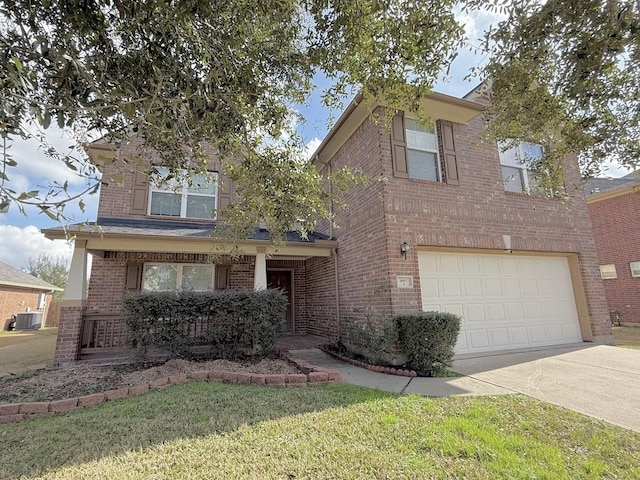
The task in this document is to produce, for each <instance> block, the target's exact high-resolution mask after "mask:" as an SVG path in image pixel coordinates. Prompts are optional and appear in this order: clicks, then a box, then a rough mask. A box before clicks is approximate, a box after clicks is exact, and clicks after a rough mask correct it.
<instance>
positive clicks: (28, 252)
mask: <svg viewBox="0 0 640 480" xmlns="http://www.w3.org/2000/svg"><path fill="white" fill-rule="evenodd" d="M458 18H459V20H460V21H461V22H462V23H463V24H464V25H465V29H466V33H467V38H469V39H470V40H469V42H468V43H469V48H467V49H464V50H462V51H461V52H460V53H459V55H458V57H457V58H456V60H455V61H454V62H453V64H452V65H451V68H450V70H449V75H450V78H448V79H444V78H443V79H441V81H440V82H438V84H437V85H436V88H435V90H436V91H438V92H441V93H446V94H448V95H452V96H455V97H462V96H464V95H465V94H466V93H467V92H469V91H470V90H471V89H472V88H474V87H475V86H476V85H477V84H478V80H475V79H474V80H465V79H464V77H465V76H466V75H467V73H468V72H469V69H470V68H471V67H474V66H478V65H480V64H481V63H482V61H483V58H482V57H480V56H478V55H477V54H476V53H474V52H473V51H472V47H473V46H474V44H477V41H476V40H475V39H478V38H480V37H481V36H482V32H483V31H484V30H485V29H486V28H487V27H488V26H489V25H490V24H491V23H493V22H495V21H496V20H498V17H497V16H495V15H493V14H491V13H488V12H476V13H474V14H473V15H468V14H459V17H458ZM316 85H317V87H318V88H317V89H316V91H315V92H314V93H313V94H312V95H311V96H310V98H309V101H308V104H307V105H301V106H299V107H298V108H297V110H298V111H299V112H300V113H301V114H302V115H303V117H304V118H305V119H306V121H305V122H304V123H301V124H299V125H298V126H297V130H298V133H299V134H300V135H302V137H303V138H304V140H305V141H306V142H307V144H308V150H309V151H311V152H312V151H313V150H315V147H317V146H318V145H319V144H320V141H321V140H322V138H323V137H324V136H325V135H326V133H327V132H328V130H329V125H328V119H329V118H330V116H332V117H333V120H336V119H337V118H338V116H339V115H340V113H341V112H340V111H333V112H332V111H329V110H327V109H325V108H324V107H323V106H322V104H321V95H322V91H323V90H324V89H325V88H326V87H327V86H328V85H329V83H328V80H327V79H325V78H322V77H320V76H318V77H317V78H316ZM350 100H351V99H350V98H348V99H345V105H346V104H347V103H348V102H349V101H350ZM47 139H48V141H49V143H50V144H51V145H52V146H53V147H55V148H56V149H58V150H59V151H66V150H67V149H68V147H69V145H70V144H71V143H73V141H72V140H70V138H69V137H68V136H66V135H65V134H64V133H63V132H62V131H60V130H58V129H57V128H55V127H50V128H49V130H47ZM11 155H12V156H13V157H14V159H15V160H16V161H18V163H19V168H16V169H11V170H15V171H12V172H7V173H8V174H10V175H11V176H10V179H11V185H12V186H13V188H14V190H16V191H26V190H30V189H33V187H35V186H39V185H48V184H50V183H51V182H52V181H54V180H56V181H58V182H60V183H64V182H65V181H68V182H69V185H70V191H72V192H77V191H81V190H82V189H83V188H84V187H86V181H85V180H84V179H82V178H81V177H79V176H78V175H75V174H74V173H73V172H72V171H71V170H69V169H68V168H67V167H66V166H65V165H64V164H63V163H62V162H58V161H55V160H54V159H51V158H48V157H47V156H46V155H45V154H44V152H43V151H42V150H41V149H39V148H38V144H37V143H36V142H24V141H15V142H14V144H13V145H12V147H11ZM606 173H607V175H609V176H614V177H619V176H622V175H625V174H626V173H627V171H626V170H621V169H619V168H617V167H616V166H615V165H611V166H609V169H608V170H607V172H606ZM83 201H84V202H85V204H86V207H85V212H84V213H83V212H81V211H80V209H79V208H78V205H77V202H76V203H74V204H71V205H69V206H68V207H67V208H66V209H65V214H66V215H68V216H69V217H70V219H71V221H72V222H83V221H87V220H88V221H93V220H95V218H96V215H97V203H98V195H91V196H89V195H87V196H85V197H84V198H83ZM57 225H58V223H56V222H55V221H53V220H51V219H49V218H48V217H47V216H46V215H44V214H42V213H40V212H39V211H38V210H37V209H35V208H28V209H27V210H26V215H23V214H22V213H20V211H19V210H18V209H17V208H16V207H15V206H11V208H10V209H9V212H8V213H6V214H0V261H1V262H5V263H8V264H10V265H13V266H14V267H17V268H22V267H23V266H24V264H25V262H26V260H27V259H28V258H29V257H35V256H37V255H38V254H39V253H41V252H46V253H48V254H50V255H53V256H59V255H62V256H65V257H70V255H71V252H72V246H71V245H69V244H68V243H67V242H63V241H55V242H53V241H50V240H47V239H45V238H44V236H43V235H42V234H41V233H40V229H41V228H48V227H52V226H57Z"/></svg>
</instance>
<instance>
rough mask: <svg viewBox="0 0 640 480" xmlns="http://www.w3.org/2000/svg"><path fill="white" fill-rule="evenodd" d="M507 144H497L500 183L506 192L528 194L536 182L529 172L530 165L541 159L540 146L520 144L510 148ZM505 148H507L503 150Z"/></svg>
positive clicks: (541, 150) (535, 185) (536, 184)
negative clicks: (500, 173)
mask: <svg viewBox="0 0 640 480" xmlns="http://www.w3.org/2000/svg"><path fill="white" fill-rule="evenodd" d="M507 145H508V144H507V143H503V142H499V143H498V152H499V155H500V166H501V168H502V181H503V183H504V189H505V191H507V192H530V191H532V190H535V188H536V187H537V186H538V182H537V180H536V178H535V176H534V174H533V172H532V171H531V170H530V167H531V164H532V163H534V162H536V161H537V160H540V159H541V158H542V154H543V149H542V145H538V144H536V143H527V142H522V143H520V144H518V145H515V146H513V147H511V148H507ZM505 148H507V149H506V150H505Z"/></svg>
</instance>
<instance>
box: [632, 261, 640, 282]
mask: <svg viewBox="0 0 640 480" xmlns="http://www.w3.org/2000/svg"><path fill="white" fill-rule="evenodd" d="M629 268H630V269H631V276H632V277H634V278H638V277H640V262H629Z"/></svg>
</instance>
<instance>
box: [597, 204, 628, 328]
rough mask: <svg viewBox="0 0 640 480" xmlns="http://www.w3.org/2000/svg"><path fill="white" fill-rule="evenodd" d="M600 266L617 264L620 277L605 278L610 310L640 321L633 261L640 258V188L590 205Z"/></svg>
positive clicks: (626, 320) (604, 283)
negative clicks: (631, 267) (632, 274)
mask: <svg viewBox="0 0 640 480" xmlns="http://www.w3.org/2000/svg"><path fill="white" fill-rule="evenodd" d="M589 215H590V216H591V223H592V225H593V235H594V239H595V242H596V248H597V251H598V261H599V263H600V265H607V264H611V263H613V264H614V265H615V266H616V273H617V275H618V278H615V279H605V280H602V283H603V285H604V291H605V295H606V297H607V304H608V306H609V310H610V311H617V312H619V313H620V315H621V317H620V321H621V322H625V323H640V278H638V277H635V278H634V277H632V276H631V269H630V268H629V262H639V261H640V235H638V232H640V191H636V192H633V193H627V194H625V195H620V196H617V197H612V198H608V199H605V200H600V201H598V202H593V203H591V204H589Z"/></svg>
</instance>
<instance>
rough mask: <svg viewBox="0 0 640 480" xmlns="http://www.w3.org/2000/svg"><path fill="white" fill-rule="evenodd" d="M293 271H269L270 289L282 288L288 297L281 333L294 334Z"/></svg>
mask: <svg viewBox="0 0 640 480" xmlns="http://www.w3.org/2000/svg"><path fill="white" fill-rule="evenodd" d="M291 274H292V272H291V270H267V286H268V287H269V288H280V289H282V291H283V292H284V294H285V295H286V296H287V300H289V304H288V305H287V316H286V318H285V322H284V323H283V324H282V326H281V327H280V330H279V333H291V332H293V308H292V306H293V302H292V296H291V276H292V275H291Z"/></svg>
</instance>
